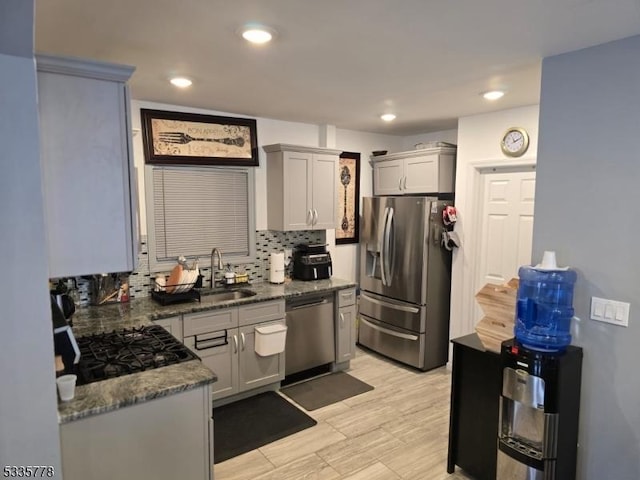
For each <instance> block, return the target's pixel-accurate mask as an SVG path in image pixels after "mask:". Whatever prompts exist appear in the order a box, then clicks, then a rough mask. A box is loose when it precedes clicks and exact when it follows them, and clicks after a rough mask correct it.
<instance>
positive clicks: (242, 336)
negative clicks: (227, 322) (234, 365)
mask: <svg viewBox="0 0 640 480" xmlns="http://www.w3.org/2000/svg"><path fill="white" fill-rule="evenodd" d="M244 347H245V338H244V333H241V334H240V348H241V349H242V351H243V352H244Z"/></svg>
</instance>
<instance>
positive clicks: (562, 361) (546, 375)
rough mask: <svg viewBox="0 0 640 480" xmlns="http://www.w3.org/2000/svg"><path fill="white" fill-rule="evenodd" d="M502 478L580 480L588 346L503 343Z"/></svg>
mask: <svg viewBox="0 0 640 480" xmlns="http://www.w3.org/2000/svg"><path fill="white" fill-rule="evenodd" d="M500 357H501V362H502V368H503V370H502V373H503V375H502V395H501V396H500V414H499V425H498V459H497V475H496V480H575V477H576V457H577V450H578V417H579V411H580V383H581V372H582V349H581V348H580V347H575V346H572V345H569V346H567V347H566V349H565V350H563V351H555V352H549V351H539V350H534V349H530V348H525V347H524V346H522V345H521V344H520V343H518V342H517V340H515V339H512V340H507V341H505V342H503V343H502V346H501V352H500Z"/></svg>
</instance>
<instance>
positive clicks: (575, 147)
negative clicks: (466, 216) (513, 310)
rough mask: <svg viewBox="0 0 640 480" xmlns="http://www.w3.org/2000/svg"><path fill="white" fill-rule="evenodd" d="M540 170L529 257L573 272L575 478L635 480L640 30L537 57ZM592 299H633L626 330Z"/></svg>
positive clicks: (639, 413)
mask: <svg viewBox="0 0 640 480" xmlns="http://www.w3.org/2000/svg"><path fill="white" fill-rule="evenodd" d="M537 172H538V173H537V175H538V177H537V187H536V206H535V226H534V233H533V260H534V262H536V261H538V260H539V259H540V258H541V255H542V252H543V250H556V252H557V255H558V261H559V263H561V264H562V265H571V266H573V267H575V268H576V270H577V271H578V282H577V284H576V290H575V297H574V307H575V309H576V316H577V317H579V318H580V320H579V321H576V322H575V323H574V331H573V335H574V344H577V345H580V346H582V347H583V348H584V354H585V356H584V364H583V377H582V402H581V411H580V419H581V422H580V450H579V459H578V472H579V477H578V478H580V479H589V480H602V479H615V480H637V479H639V478H640V455H639V452H640V379H639V378H640V377H639V375H638V365H640V362H639V361H638V351H639V348H640V254H639V251H640V249H639V248H638V245H639V238H640V222H639V220H640V215H639V213H638V212H639V208H638V205H639V204H640V36H639V37H632V38H629V39H625V40H621V41H617V42H613V43H608V44H604V45H600V46H597V47H593V48H589V49H585V50H581V51H577V52H572V53H568V54H564V55H559V56H555V57H550V58H546V59H545V60H544V62H543V68H542V96H541V102H540V136H539V144H538V168H537ZM592 296H597V297H604V298H609V299H613V300H620V301H624V302H630V303H631V313H630V318H629V327H628V328H622V327H618V326H614V325H608V324H604V323H599V322H596V321H593V320H590V319H589V308H590V301H591V297H592Z"/></svg>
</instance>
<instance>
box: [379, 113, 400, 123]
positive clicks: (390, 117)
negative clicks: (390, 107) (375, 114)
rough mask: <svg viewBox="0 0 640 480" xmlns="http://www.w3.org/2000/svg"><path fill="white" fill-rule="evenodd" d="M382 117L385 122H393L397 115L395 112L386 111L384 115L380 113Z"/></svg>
mask: <svg viewBox="0 0 640 480" xmlns="http://www.w3.org/2000/svg"><path fill="white" fill-rule="evenodd" d="M380 118H381V119H382V120H384V121H385V122H393V121H394V120H395V119H396V116H395V115H394V114H393V113H385V114H384V115H380Z"/></svg>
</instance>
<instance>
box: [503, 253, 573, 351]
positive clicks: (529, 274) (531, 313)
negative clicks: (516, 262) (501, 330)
mask: <svg viewBox="0 0 640 480" xmlns="http://www.w3.org/2000/svg"><path fill="white" fill-rule="evenodd" d="M518 275H519V276H520V283H519V285H518V299H517V304H516V326H515V337H516V339H517V340H518V341H519V342H520V343H522V344H523V345H524V346H525V347H528V348H531V349H534V350H542V351H547V352H555V351H562V350H564V349H565V348H566V346H567V345H569V344H570V343H571V319H572V318H573V287H574V285H575V283H576V278H577V275H576V272H575V271H574V270H571V269H564V270H563V269H550V270H545V269H538V268H536V267H529V266H524V267H520V269H519V270H518Z"/></svg>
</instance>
